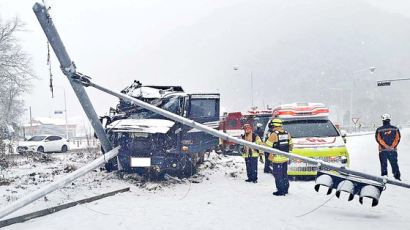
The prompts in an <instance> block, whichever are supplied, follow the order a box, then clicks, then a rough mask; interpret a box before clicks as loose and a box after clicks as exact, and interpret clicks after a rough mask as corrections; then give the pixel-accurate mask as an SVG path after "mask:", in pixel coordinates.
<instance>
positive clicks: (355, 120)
mask: <svg viewBox="0 0 410 230" xmlns="http://www.w3.org/2000/svg"><path fill="white" fill-rule="evenodd" d="M352 121H353V123H354V124H355V125H356V124H357V122H358V121H359V118H353V117H352Z"/></svg>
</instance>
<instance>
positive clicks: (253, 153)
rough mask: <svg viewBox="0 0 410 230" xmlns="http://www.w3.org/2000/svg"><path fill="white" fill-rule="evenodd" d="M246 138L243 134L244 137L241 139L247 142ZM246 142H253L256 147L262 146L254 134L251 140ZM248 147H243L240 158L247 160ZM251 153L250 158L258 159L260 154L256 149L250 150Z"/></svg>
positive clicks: (259, 139)
mask: <svg viewBox="0 0 410 230" xmlns="http://www.w3.org/2000/svg"><path fill="white" fill-rule="evenodd" d="M247 137H248V136H246V134H245V136H244V137H243V139H244V140H247ZM247 141H251V142H255V144H258V145H260V144H262V141H261V138H260V137H259V136H258V135H256V134H255V133H252V139H251V140H247ZM249 149H250V148H249V147H246V146H245V147H244V150H243V153H242V156H243V157H244V158H248V157H249ZM251 152H252V154H251V157H259V153H260V152H258V150H257V149H251Z"/></svg>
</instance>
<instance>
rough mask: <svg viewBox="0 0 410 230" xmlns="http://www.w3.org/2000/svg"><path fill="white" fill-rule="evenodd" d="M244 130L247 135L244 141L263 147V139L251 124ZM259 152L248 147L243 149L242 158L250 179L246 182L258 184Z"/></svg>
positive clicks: (245, 125) (244, 126)
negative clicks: (253, 129)
mask: <svg viewBox="0 0 410 230" xmlns="http://www.w3.org/2000/svg"><path fill="white" fill-rule="evenodd" d="M243 129H244V131H245V135H244V136H243V139H244V140H246V141H249V142H254V143H255V144H258V145H262V144H263V142H262V140H261V138H260V137H259V136H258V135H257V134H255V133H254V132H253V131H252V126H251V125H250V124H244V125H243ZM259 154H260V153H259V151H258V150H257V149H251V148H249V147H247V146H245V147H244V148H243V152H242V156H243V157H244V158H245V163H246V173H247V175H248V179H247V180H245V181H246V182H253V183H258V157H259Z"/></svg>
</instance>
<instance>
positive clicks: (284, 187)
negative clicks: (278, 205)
mask: <svg viewBox="0 0 410 230" xmlns="http://www.w3.org/2000/svg"><path fill="white" fill-rule="evenodd" d="M271 126H272V127H273V130H272V133H271V134H270V136H269V138H268V140H266V142H265V145H266V146H268V147H271V148H275V149H278V150H281V151H283V152H289V151H291V150H292V149H293V142H292V137H291V136H290V134H289V133H288V132H286V131H285V130H284V129H283V124H282V120H280V119H278V118H275V119H273V120H272V121H271ZM268 159H269V160H270V161H271V162H272V174H273V176H274V177H275V184H276V189H277V191H276V192H274V193H273V195H275V196H284V195H286V194H287V193H288V190H289V178H288V160H289V159H288V158H286V157H283V156H280V155H276V154H269V157H268Z"/></svg>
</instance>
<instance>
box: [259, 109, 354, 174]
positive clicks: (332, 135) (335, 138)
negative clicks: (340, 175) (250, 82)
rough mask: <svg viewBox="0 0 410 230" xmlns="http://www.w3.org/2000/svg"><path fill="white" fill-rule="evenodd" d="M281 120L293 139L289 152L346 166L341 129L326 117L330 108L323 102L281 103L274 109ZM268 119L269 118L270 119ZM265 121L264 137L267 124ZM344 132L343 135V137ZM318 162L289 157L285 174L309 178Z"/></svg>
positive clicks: (274, 112) (346, 159) (347, 164)
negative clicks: (306, 161)
mask: <svg viewBox="0 0 410 230" xmlns="http://www.w3.org/2000/svg"><path fill="white" fill-rule="evenodd" d="M274 118H279V119H281V120H282V121H283V128H284V129H285V130H286V131H288V132H289V133H290V135H291V136H292V140H293V150H292V153H294V154H297V155H300V156H304V157H311V158H314V159H317V160H323V161H325V162H329V163H335V164H341V165H343V166H345V167H348V166H349V154H348V152H347V149H346V145H345V140H344V135H345V134H344V133H343V135H342V134H341V132H340V131H339V130H338V129H337V128H336V127H335V125H334V124H333V123H332V122H331V121H330V120H329V109H328V108H327V107H326V106H325V105H324V104H322V103H293V104H284V105H280V106H278V107H276V108H274V110H273V118H272V119H274ZM269 123H270V122H269ZM269 123H268V125H266V128H265V132H264V140H266V139H267V137H268V135H269V133H270V131H269V129H270V127H269ZM342 136H343V137H342ZM317 170H318V168H317V166H315V165H311V164H308V163H305V162H302V161H301V160H299V159H295V160H289V164H288V175H289V176H290V177H292V178H294V179H297V178H299V177H300V179H302V178H311V177H312V176H315V175H316V173H317Z"/></svg>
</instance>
